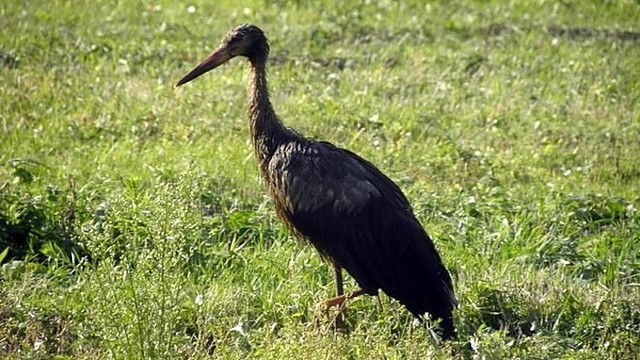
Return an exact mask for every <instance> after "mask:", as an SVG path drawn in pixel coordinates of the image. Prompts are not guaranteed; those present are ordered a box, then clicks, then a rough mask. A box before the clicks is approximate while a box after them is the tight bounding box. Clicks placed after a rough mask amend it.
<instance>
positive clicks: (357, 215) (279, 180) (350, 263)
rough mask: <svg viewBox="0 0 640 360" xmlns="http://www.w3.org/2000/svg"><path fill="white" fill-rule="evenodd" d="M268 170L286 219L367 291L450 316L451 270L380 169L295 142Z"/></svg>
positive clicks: (324, 146) (323, 146)
mask: <svg viewBox="0 0 640 360" xmlns="http://www.w3.org/2000/svg"><path fill="white" fill-rule="evenodd" d="M269 173H270V174H271V176H272V178H271V179H270V180H271V181H270V187H271V191H272V192H273V194H274V198H275V201H276V203H277V204H276V206H278V207H279V208H280V209H279V210H280V213H281V215H282V216H283V217H285V218H286V219H285V220H288V221H289V223H290V224H291V225H292V227H293V228H294V229H295V231H296V232H297V233H299V234H300V235H302V236H303V237H305V238H306V239H308V240H309V241H311V242H312V243H313V245H314V246H315V247H316V248H317V249H318V250H319V251H320V252H321V253H322V254H324V255H325V256H328V257H330V258H331V259H332V260H333V261H336V262H337V263H338V264H339V265H341V266H342V267H344V268H345V269H346V270H347V271H348V272H349V274H351V275H352V276H353V277H354V278H355V279H356V281H357V282H358V284H359V285H360V286H362V288H363V289H365V290H366V291H367V292H368V293H370V294H375V293H377V290H378V289H382V290H383V291H384V292H385V293H387V294H388V295H390V296H391V297H394V298H396V299H397V300H399V301H400V302H401V303H402V304H404V305H405V306H406V307H407V308H408V309H409V310H410V311H411V312H413V313H414V314H416V315H421V314H423V313H424V312H429V313H431V314H432V315H434V316H436V317H438V318H443V319H445V318H449V319H450V317H451V310H452V308H453V306H454V305H455V298H454V295H453V289H452V285H451V278H450V276H449V273H448V272H447V270H446V269H445V267H444V266H443V265H442V261H441V259H440V256H439V255H438V253H437V251H436V249H435V246H434V244H433V242H432V241H431V239H430V238H429V236H428V235H427V233H426V232H425V231H424V229H423V228H422V226H421V225H420V223H419V222H418V221H417V220H416V218H415V216H414V214H413V211H412V209H411V206H410V205H409V202H408V201H407V199H406V197H405V196H404V194H403V193H402V191H401V190H400V189H399V188H398V186H397V185H396V184H395V183H393V182H392V181H391V180H390V179H389V178H388V177H386V176H385V175H384V174H382V173H381V172H380V171H379V170H378V169H377V168H376V167H375V166H373V165H372V164H371V163H369V162H367V161H366V160H364V159H362V158H361V157H359V156H357V155H356V154H354V153H352V152H350V151H348V150H344V149H340V148H337V147H335V146H334V145H332V144H330V143H325V142H321V143H315V142H309V143H297V142H292V143H290V144H287V145H286V146H283V147H281V148H280V149H279V150H278V151H277V152H276V154H275V155H274V157H273V158H272V160H271V162H270V164H269ZM445 321H446V319H445Z"/></svg>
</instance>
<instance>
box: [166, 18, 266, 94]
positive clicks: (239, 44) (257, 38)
mask: <svg viewBox="0 0 640 360" xmlns="http://www.w3.org/2000/svg"><path fill="white" fill-rule="evenodd" d="M236 56H244V57H246V58H248V59H249V61H251V62H252V63H255V64H264V63H265V62H266V61H267V57H268V56H269V42H268V41H267V38H266V36H264V33H263V32H262V30H260V28H259V27H257V26H255V25H250V24H243V25H240V26H238V27H236V28H235V29H233V30H231V31H230V32H229V33H228V34H227V35H226V36H225V37H224V38H223V39H222V41H221V42H220V45H219V46H218V48H216V49H215V50H214V51H213V52H212V53H211V54H209V56H207V57H206V58H205V59H204V60H202V62H200V64H198V66H196V67H195V68H194V69H193V70H191V71H190V72H189V73H188V74H187V75H185V76H184V77H183V78H182V79H180V81H178V83H177V84H176V86H180V85H182V84H184V83H187V82H189V81H191V80H193V79H195V78H197V77H198V76H200V75H202V74H204V73H206V72H207V71H209V70H213V69H215V68H216V67H218V66H220V65H222V64H224V63H225V62H227V61H228V60H229V59H231V58H233V57H236Z"/></svg>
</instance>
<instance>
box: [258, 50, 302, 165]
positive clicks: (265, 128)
mask: <svg viewBox="0 0 640 360" xmlns="http://www.w3.org/2000/svg"><path fill="white" fill-rule="evenodd" d="M249 68H250V72H251V74H250V75H251V79H250V83H249V121H250V127H251V138H252V140H253V145H254V147H255V151H256V157H257V158H258V163H259V165H260V168H261V170H266V166H267V164H268V162H269V160H270V159H271V157H272V156H273V153H274V152H275V150H276V148H277V147H278V145H280V144H282V143H283V142H285V141H287V140H288V139H289V138H290V136H291V134H292V132H291V131H290V130H289V129H287V128H285V127H284V126H283V125H282V123H281V122H280V120H279V119H278V117H277V116H276V113H275V111H274V110H273V107H272V106H271V101H270V100H269V91H268V89H267V74H266V66H265V63H263V62H254V61H250V62H249Z"/></svg>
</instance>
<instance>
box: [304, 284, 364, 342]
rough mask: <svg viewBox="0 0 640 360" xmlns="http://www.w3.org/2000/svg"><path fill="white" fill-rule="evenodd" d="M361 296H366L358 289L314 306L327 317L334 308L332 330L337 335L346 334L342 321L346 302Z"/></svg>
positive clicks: (343, 321)
mask: <svg viewBox="0 0 640 360" xmlns="http://www.w3.org/2000/svg"><path fill="white" fill-rule="evenodd" d="M363 294H366V292H365V291H364V290H362V289H358V290H356V291H354V292H351V293H347V294H342V295H339V296H336V297H334V298H331V299H329V300H326V301H323V302H321V303H319V304H318V305H316V309H318V310H321V311H323V312H324V313H325V314H326V315H329V309H331V308H332V307H334V306H335V307H336V312H335V315H334V318H333V326H334V330H335V332H337V333H346V332H347V327H346V325H345V320H344V311H345V308H346V305H347V301H348V300H350V299H353V298H356V297H358V296H360V295H363Z"/></svg>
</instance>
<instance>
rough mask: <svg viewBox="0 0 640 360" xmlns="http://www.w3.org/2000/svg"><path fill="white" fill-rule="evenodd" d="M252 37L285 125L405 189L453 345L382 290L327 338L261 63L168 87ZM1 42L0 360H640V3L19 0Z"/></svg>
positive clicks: (324, 276) (318, 266)
mask: <svg viewBox="0 0 640 360" xmlns="http://www.w3.org/2000/svg"><path fill="white" fill-rule="evenodd" d="M241 23H254V24H256V25H258V26H260V27H261V28H262V29H263V30H264V31H265V33H266V34H267V36H268V37H269V39H270V43H271V58H270V62H269V67H268V71H269V79H270V90H271V91H270V92H271V98H272V102H273V103H274V106H275V109H276V112H277V113H278V114H279V116H280V117H281V118H282V120H283V121H284V122H285V123H286V124H287V125H288V126H290V127H292V128H295V129H297V130H299V131H300V132H302V133H303V134H305V135H307V136H309V137H312V138H316V139H322V140H328V141H331V142H332V143H334V144H336V145H339V146H341V147H345V148H348V149H350V150H352V151H355V152H356V153H358V154H360V155H361V156H363V157H365V158H366V159H368V160H370V161H371V162H373V163H374V164H376V165H377V166H378V167H379V168H380V169H381V170H382V171H383V172H384V173H386V174H387V175H388V176H389V177H390V178H391V179H393V180H394V181H395V182H396V183H398V185H399V186H400V187H401V188H402V189H403V191H404V192H405V193H406V195H407V197H408V198H409V200H410V201H411V203H412V205H413V207H414V211H415V213H416V215H417V217H418V219H419V220H420V222H421V223H422V224H423V225H424V227H425V228H426V229H427V231H428V232H429V234H430V235H431V236H432V238H433V239H434V241H435V243H436V245H437V248H438V249H439V252H440V254H441V256H442V258H443V261H444V262H445V264H446V266H447V267H448V268H449V269H450V272H451V275H452V278H453V282H454V287H455V290H456V294H457V297H458V300H459V303H460V305H459V307H458V309H457V310H456V311H455V313H454V316H455V322H456V324H457V328H458V338H457V339H456V340H454V341H449V342H444V343H443V342H439V341H438V340H437V339H434V338H433V337H432V336H431V333H430V331H429V329H428V328H427V327H428V326H429V325H427V326H426V327H425V326H423V325H420V324H417V323H416V322H415V321H414V319H413V318H412V317H411V315H410V314H409V313H408V312H407V311H406V310H405V309H404V308H403V307H402V306H401V305H399V304H398V303H397V302H395V301H394V300H393V299H390V298H389V297H387V296H386V295H384V294H381V295H380V296H379V297H378V298H375V297H361V298H358V299H354V300H353V301H351V302H349V304H348V307H347V310H346V313H345V316H346V321H347V323H348V327H349V332H348V334H335V333H334V332H333V330H332V321H333V317H334V315H335V314H334V313H333V312H332V311H329V312H325V311H322V310H321V309H319V308H318V307H317V306H316V304H318V303H319V302H321V301H323V300H325V299H327V298H329V297H331V296H333V294H334V285H333V274H332V271H331V269H330V267H329V266H328V265H327V264H326V263H324V262H323V261H322V260H321V259H320V257H319V256H318V255H317V254H316V252H315V250H314V249H313V248H312V247H311V246H309V245H307V244H303V243H300V242H298V241H296V240H295V239H294V238H293V237H292V235H291V234H290V233H289V232H288V230H287V229H286V228H285V227H284V226H283V225H281V224H280V222H279V221H278V219H277V218H276V216H275V213H274V211H273V206H272V203H271V200H270V199H269V198H268V196H267V194H266V192H265V187H264V184H263V183H262V182H261V180H260V178H259V176H258V171H257V165H256V161H255V159H254V155H253V149H252V146H251V142H250V139H249V133H248V121H247V116H246V82H247V81H248V77H247V72H246V64H245V62H244V60H242V59H232V60H231V61H230V62H229V63H228V64H226V65H224V66H222V67H220V68H218V69H216V70H214V71H212V72H210V73H208V74H206V75H205V76H203V77H202V78H199V79H197V80H195V81H193V82H192V83H189V84H187V85H185V86H182V87H180V88H179V89H174V87H173V85H174V84H175V82H176V81H177V80H178V79H179V78H180V77H182V76H183V75H184V74H186V73H187V72H188V71H189V70H190V69H191V68H192V67H193V66H194V65H195V64H197V63H198V62H199V61H200V60H201V59H202V58H203V57H204V56H206V55H207V54H208V53H209V52H210V51H211V50H212V49H213V48H214V47H215V46H216V45H217V44H218V43H219V41H220V39H221V38H222V37H223V36H224V35H225V34H226V32H227V31H228V30H230V29H232V28H234V27H235V26H236V25H238V24H241ZM0 27H1V28H2V31H0V79H1V81H0V358H3V359H98V358H100V359H109V358H114V359H173V358H176V359H203V358H214V359H218V358H220V359H244V358H252V359H418V358H421V359H424V358H429V359H451V358H453V359H634V358H637V356H638V354H639V353H640V336H639V335H638V334H640V3H639V2H638V1H631V0H626V1H625V0H621V1H607V0H598V1H578V0H575V1H574V0H565V1H545V0H525V1H491V0H487V1H481V0H475V1H472V0H469V1H462V0H457V1H433V2H426V3H425V2H423V1H406V2H396V1H386V0H383V1H353V2H349V1H336V0H323V1H318V2H313V4H307V2H304V1H273V2H271V1H258V0H255V1H247V2H244V1H226V0H225V1H203V0H194V1H190V2H185V3H177V2H173V1H167V0H161V1H103V0H94V1H58V0H48V1H17V0H7V1H3V2H2V4H0ZM328 226H330V224H329V225H328ZM346 287H347V288H348V289H355V288H356V287H357V285H356V284H355V282H354V281H353V280H352V279H350V278H347V281H346Z"/></svg>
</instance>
